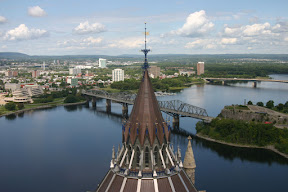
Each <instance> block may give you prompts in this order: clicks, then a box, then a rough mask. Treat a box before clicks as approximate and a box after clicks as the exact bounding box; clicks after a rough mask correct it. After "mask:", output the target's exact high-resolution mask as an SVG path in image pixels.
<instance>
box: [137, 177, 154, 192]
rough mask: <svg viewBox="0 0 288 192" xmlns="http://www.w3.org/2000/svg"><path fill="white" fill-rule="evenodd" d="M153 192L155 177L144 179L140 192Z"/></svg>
mask: <svg viewBox="0 0 288 192" xmlns="http://www.w3.org/2000/svg"><path fill="white" fill-rule="evenodd" d="M148 191H149V192H153V191H155V190H154V181H153V179H142V181H141V190H140V192H148Z"/></svg>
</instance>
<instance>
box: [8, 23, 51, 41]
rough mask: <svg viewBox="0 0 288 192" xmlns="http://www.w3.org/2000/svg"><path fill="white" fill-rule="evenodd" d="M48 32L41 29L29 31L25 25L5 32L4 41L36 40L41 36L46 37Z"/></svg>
mask: <svg viewBox="0 0 288 192" xmlns="http://www.w3.org/2000/svg"><path fill="white" fill-rule="evenodd" d="M47 35H48V32H47V31H46V30H43V29H29V28H28V27H27V26H26V25H25V24H21V25H19V26H18V27H16V28H15V29H11V30H10V31H7V32H6V34H5V36H4V39H5V40H11V41H13V40H29V39H38V38H40V37H43V36H47Z"/></svg>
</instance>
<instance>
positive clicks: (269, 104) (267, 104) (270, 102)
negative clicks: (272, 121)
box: [266, 100, 274, 109]
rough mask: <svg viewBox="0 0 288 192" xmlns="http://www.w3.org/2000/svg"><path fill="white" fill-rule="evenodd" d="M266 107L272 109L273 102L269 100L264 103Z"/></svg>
mask: <svg viewBox="0 0 288 192" xmlns="http://www.w3.org/2000/svg"><path fill="white" fill-rule="evenodd" d="M266 107H267V108H269V109H272V108H273V107H274V101H273V100H269V101H268V102H267V103H266Z"/></svg>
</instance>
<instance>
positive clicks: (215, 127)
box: [196, 118, 288, 154]
mask: <svg viewBox="0 0 288 192" xmlns="http://www.w3.org/2000/svg"><path fill="white" fill-rule="evenodd" d="M196 130H197V134H199V135H204V136H208V137H209V138H212V139H215V140H220V141H224V142H227V143H233V144H240V145H251V146H259V147H266V146H269V145H272V146H274V147H275V148H276V149H277V150H278V151H280V152H282V153H285V154H288V129H286V128H285V129H278V128H276V127H274V126H273V125H272V124H263V123H256V122H252V121H250V122H247V121H243V120H235V119H220V118H216V119H213V120H212V122H211V123H209V124H208V123H204V122H198V123H197V124H196Z"/></svg>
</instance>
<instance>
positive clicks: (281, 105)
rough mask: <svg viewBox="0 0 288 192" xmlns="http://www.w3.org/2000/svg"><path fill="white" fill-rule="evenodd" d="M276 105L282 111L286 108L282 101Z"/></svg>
mask: <svg viewBox="0 0 288 192" xmlns="http://www.w3.org/2000/svg"><path fill="white" fill-rule="evenodd" d="M276 107H277V109H278V111H282V110H283V109H284V105H283V104H282V103H279V104H278V105H277V106H276Z"/></svg>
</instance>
